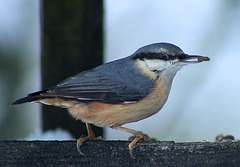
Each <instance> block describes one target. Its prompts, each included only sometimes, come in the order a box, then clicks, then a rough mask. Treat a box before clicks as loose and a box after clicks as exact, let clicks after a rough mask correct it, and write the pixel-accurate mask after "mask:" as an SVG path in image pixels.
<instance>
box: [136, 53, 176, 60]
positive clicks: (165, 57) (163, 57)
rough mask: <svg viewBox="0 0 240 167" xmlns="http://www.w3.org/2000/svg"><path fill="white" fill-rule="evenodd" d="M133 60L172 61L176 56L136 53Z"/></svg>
mask: <svg viewBox="0 0 240 167" xmlns="http://www.w3.org/2000/svg"><path fill="white" fill-rule="evenodd" d="M133 58H134V59H140V60H143V59H150V60H151V59H152V60H153V59H160V60H173V59H175V58H176V56H172V55H168V54H165V53H138V54H136V55H135V56H134V57H133Z"/></svg>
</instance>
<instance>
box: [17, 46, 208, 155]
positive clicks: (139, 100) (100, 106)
mask: <svg viewBox="0 0 240 167" xmlns="http://www.w3.org/2000/svg"><path fill="white" fill-rule="evenodd" d="M209 60H210V59H209V58H208V57H202V56H196V55H187V54H185V53H184V52H183V51H182V50H181V49H180V48H179V47H177V46H175V45H173V44H169V43H155V44H151V45H147V46H144V47H142V48H140V49H138V50H137V51H136V52H135V53H133V54H132V55H131V56H128V57H126V58H123V59H119V60H116V61H113V62H109V63H106V64H103V65H100V66H98V67H95V68H93V69H91V70H88V71H84V72H81V73H79V74H77V75H75V76H73V77H70V78H68V79H66V80H64V81H62V82H61V83H59V84H57V85H56V86H55V87H52V88H50V89H47V90H43V91H39V92H35V93H31V94H28V96H27V97H24V98H21V99H19V100H17V101H15V102H14V103H13V105H16V104H21V103H25V102H36V103H42V104H46V105H53V106H57V107H62V108H67V109H68V111H69V113H70V114H71V115H72V116H73V117H74V118H75V119H80V120H82V121H83V122H85V123H86V127H87V130H88V136H87V137H84V138H80V139H78V141H77V144H78V150H79V152H80V153H81V151H80V149H79V147H80V146H81V145H82V143H83V142H84V141H86V140H90V139H94V138H95V135H94V133H93V131H92V129H91V126H90V124H94V125H97V126H100V127H110V128H113V129H116V130H122V131H125V132H129V133H131V134H133V135H134V136H136V137H135V139H134V140H133V141H132V142H131V143H130V144H129V150H130V154H131V156H132V157H133V155H132V150H133V147H134V144H135V143H136V142H137V141H139V140H147V137H146V136H145V135H144V134H143V133H141V132H138V131H135V130H132V129H129V128H125V127H122V125H124V124H126V123H130V122H136V121H139V120H142V119H145V118H147V117H149V116H151V115H153V114H155V113H157V112H158V111H159V110H161V108H162V107H163V105H164V104H165V102H166V100H167V98H168V95H169V91H170V88H171V85H172V80H173V78H174V76H175V75H176V73H177V71H178V70H180V69H181V68H182V67H183V66H184V65H187V64H193V63H198V62H202V61H209ZM81 154H82V153H81Z"/></svg>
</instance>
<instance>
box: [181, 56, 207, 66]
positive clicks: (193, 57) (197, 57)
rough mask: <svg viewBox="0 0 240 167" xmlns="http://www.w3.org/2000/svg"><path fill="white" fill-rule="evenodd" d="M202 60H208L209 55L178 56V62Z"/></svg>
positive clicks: (198, 61) (188, 62)
mask: <svg viewBox="0 0 240 167" xmlns="http://www.w3.org/2000/svg"><path fill="white" fill-rule="evenodd" d="M203 61H210V58H209V57H204V56H197V55H187V54H184V56H181V57H179V62H183V63H187V64H191V63H200V62H203Z"/></svg>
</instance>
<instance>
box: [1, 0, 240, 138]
mask: <svg viewBox="0 0 240 167" xmlns="http://www.w3.org/2000/svg"><path fill="white" fill-rule="evenodd" d="M104 13H105V14H104V15H105V16H104V17H105V20H104V22H105V26H104V31H105V34H104V35H105V40H104V42H105V47H104V50H105V53H104V55H105V62H108V61H111V60H115V59H118V58H122V57H125V56H128V55H130V54H132V53H133V52H135V51H136V50H137V49H138V48H139V47H141V46H144V45H147V44H150V43H155V42H170V43H173V44H175V45H177V46H179V47H180V48H181V49H183V51H184V52H186V53H188V54H198V55H203V56H208V57H210V58H211V61H210V62H204V63H201V64H196V65H189V66H186V67H184V68H183V69H182V70H181V71H179V72H178V74H177V75H176V77H175V79H174V81H173V85H172V89H171V92H170V95H169V98H168V101H167V103H166V104H165V106H164V107H163V108H162V110H161V111H160V112H159V113H157V114H156V115H154V116H152V117H150V118H147V119H145V120H142V121H139V122H136V123H130V124H126V125H125V126H126V127H128V128H133V129H136V130H140V131H142V132H144V133H146V134H148V135H149V136H151V137H154V138H156V139H158V140H174V141H202V140H210V141H214V139H215V136H216V135H218V134H220V133H224V134H226V135H227V134H231V135H234V136H235V138H238V139H239V138H240V130H239V128H238V125H239V118H240V109H239V108H238V106H239V104H240V98H239V95H240V88H239V85H240V66H239V61H240V33H239V28H240V1H238V0H212V1H208V0H196V1H191V0H182V1H175V2H173V1H167V0H148V1H138V0H131V1H128V0H115V1H111V0H105V1H104ZM40 86H41V85H40V7H39V1H32V0H18V1H16V0H8V1H4V0H0V139H1V140H7V139H26V138H28V139H29V138H31V139H42V138H41V137H40V136H38V134H39V132H41V130H40V127H41V125H40V122H41V121H40V105H39V104H25V105H20V106H16V107H11V106H10V104H11V103H12V102H13V101H14V100H16V99H18V98H20V97H23V96H25V95H26V94H27V93H30V92H34V91H37V90H39V89H40ZM105 130H106V133H105V138H106V139H124V140H125V139H127V138H128V137H129V136H130V135H129V134H128V133H125V132H120V131H115V130H111V129H109V128H106V129H105ZM29 136H30V137H29ZM63 136H65V135H61V134H60V135H59V136H55V138H54V139H71V137H70V136H68V135H66V138H64V137H63ZM46 139H49V138H47V137H46Z"/></svg>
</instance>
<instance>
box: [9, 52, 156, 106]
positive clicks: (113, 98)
mask: <svg viewBox="0 0 240 167" xmlns="http://www.w3.org/2000/svg"><path fill="white" fill-rule="evenodd" d="M133 57H134V55H132V56H129V57H127V58H124V59H120V60H116V61H113V62H109V63H106V64H103V65H100V66H98V67H96V68H93V69H92V70H89V71H84V72H81V73H79V74H77V75H75V76H73V77H70V78H68V79H66V80H64V81H62V82H61V83H59V84H58V85H56V86H55V87H53V88H50V89H48V90H45V91H40V92H35V93H32V94H29V95H28V96H27V97H24V98H22V99H19V100H17V101H16V102H14V103H13V105H15V104H20V103H24V102H31V101H36V100H40V99H46V98H56V97H58V98H62V99H65V100H74V101H85V102H87V101H99V102H104V103H109V104H120V103H123V102H132V101H139V100H141V99H142V98H144V97H145V96H147V95H148V94H149V93H150V92H151V89H152V88H153V87H154V81H151V80H149V78H147V77H146V76H144V75H143V74H142V73H141V71H139V70H138V69H137V68H136V67H135V64H134V58H133Z"/></svg>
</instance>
